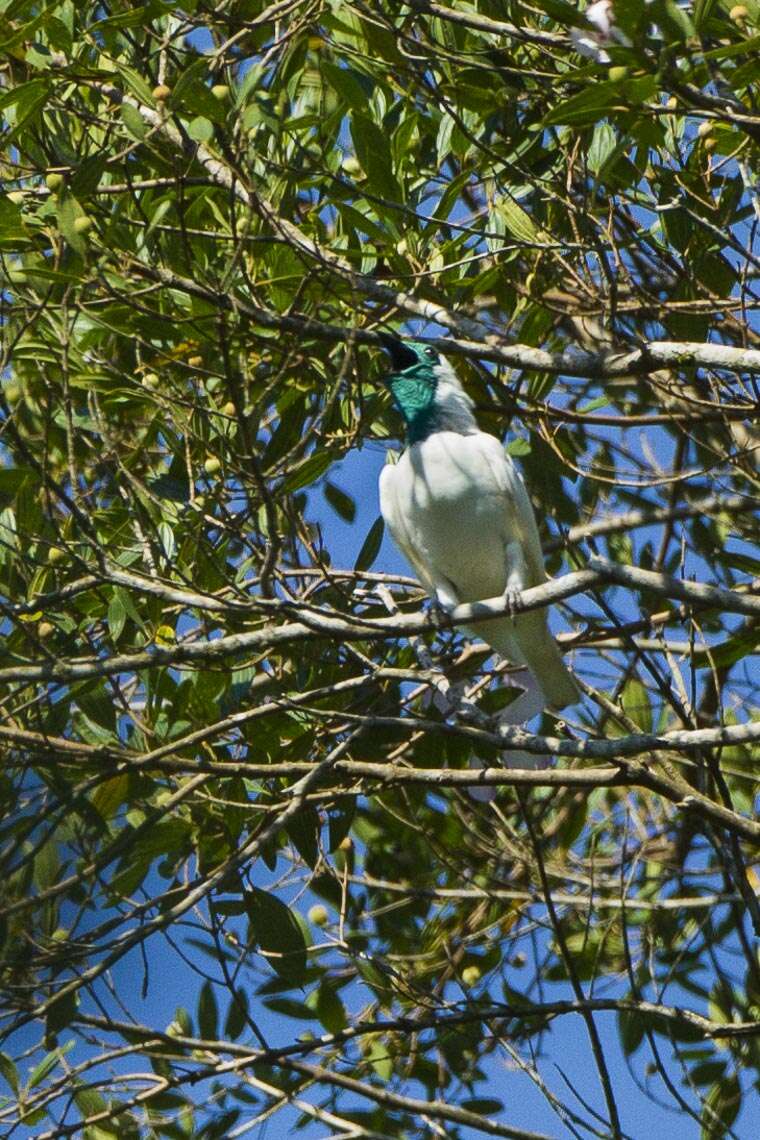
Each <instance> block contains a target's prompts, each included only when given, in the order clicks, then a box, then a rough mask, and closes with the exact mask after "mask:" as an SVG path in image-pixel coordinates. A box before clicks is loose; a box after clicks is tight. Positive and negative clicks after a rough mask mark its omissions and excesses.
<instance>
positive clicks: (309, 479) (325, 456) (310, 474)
mask: <svg viewBox="0 0 760 1140" xmlns="http://www.w3.org/2000/svg"><path fill="white" fill-rule="evenodd" d="M331 463H332V456H331V455H330V452H329V451H315V452H313V454H312V455H310V456H309V458H308V459H305V460H304V461H303V463H300V464H299V465H298V467H296V468H295V469H294V470H293V471H292V472H291V473H290V475H288V476H286V478H285V481H284V482H283V484H282V489H283V491H287V492H291V491H300V489H301V487H308V486H310V485H311V484H312V483H313V482H314V481H315V480H316V479H318V478H319V476H320V475H324V473H325V471H326V470H327V468H328V467H329V466H330V464H331Z"/></svg>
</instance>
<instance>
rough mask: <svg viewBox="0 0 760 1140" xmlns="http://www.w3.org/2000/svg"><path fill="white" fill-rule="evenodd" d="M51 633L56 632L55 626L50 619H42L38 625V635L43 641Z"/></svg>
mask: <svg viewBox="0 0 760 1140" xmlns="http://www.w3.org/2000/svg"><path fill="white" fill-rule="evenodd" d="M51 633H55V626H54V625H53V624H52V623H51V622H49V621H41V622H40V624H39V625H38V626H37V636H38V637H39V639H40V640H41V641H44V640H45V638H47V637H50V635H51Z"/></svg>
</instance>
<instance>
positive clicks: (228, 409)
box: [222, 400, 237, 416]
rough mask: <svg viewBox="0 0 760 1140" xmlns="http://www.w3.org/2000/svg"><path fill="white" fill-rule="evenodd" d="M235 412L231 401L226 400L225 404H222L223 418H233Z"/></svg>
mask: <svg viewBox="0 0 760 1140" xmlns="http://www.w3.org/2000/svg"><path fill="white" fill-rule="evenodd" d="M236 411H237V409H236V407H235V405H234V404H233V402H232V400H228V401H227V403H226V404H224V405H223V407H222V415H223V416H234V415H235V413H236Z"/></svg>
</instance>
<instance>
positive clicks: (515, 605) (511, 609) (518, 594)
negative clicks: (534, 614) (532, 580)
mask: <svg viewBox="0 0 760 1140" xmlns="http://www.w3.org/2000/svg"><path fill="white" fill-rule="evenodd" d="M504 598H505V600H506V603H507V613H508V614H509V616H510V617H511V618H512V620H513V621H514V619H515V615H516V614H518V613H519V612H520V610H521V608H522V591H521V590H519V589H518V588H517V586H507V588H506V590H505V591H504Z"/></svg>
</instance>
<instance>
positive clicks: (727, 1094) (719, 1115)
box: [699, 1073, 742, 1140]
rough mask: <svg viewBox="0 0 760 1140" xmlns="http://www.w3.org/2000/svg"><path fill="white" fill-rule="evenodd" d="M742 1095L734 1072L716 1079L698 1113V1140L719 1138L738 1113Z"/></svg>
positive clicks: (724, 1133) (718, 1139)
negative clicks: (699, 1123)
mask: <svg viewBox="0 0 760 1140" xmlns="http://www.w3.org/2000/svg"><path fill="white" fill-rule="evenodd" d="M741 1103H742V1095H741V1087H740V1085H739V1080H738V1078H737V1077H736V1076H735V1074H734V1073H731V1074H729V1075H728V1076H726V1077H723V1078H722V1079H721V1080H719V1081H716V1083H715V1084H714V1085H713V1086H712V1088H711V1089H710V1091H709V1092H708V1094H707V1096H706V1097H705V1101H704V1104H703V1105H702V1112H701V1113H700V1121H701V1125H702V1127H701V1130H700V1134H699V1135H700V1140H720V1137H722V1136H725V1135H726V1133H727V1132H728V1130H729V1128H730V1127H731V1125H732V1124H733V1123H734V1121H735V1120H736V1118H737V1116H738V1115H739V1109H740V1108H741Z"/></svg>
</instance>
